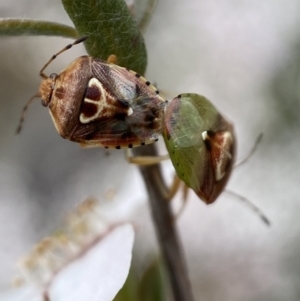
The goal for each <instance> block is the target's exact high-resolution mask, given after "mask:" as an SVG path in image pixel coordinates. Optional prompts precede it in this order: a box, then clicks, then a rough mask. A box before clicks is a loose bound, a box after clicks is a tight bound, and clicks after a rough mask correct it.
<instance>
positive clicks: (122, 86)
mask: <svg viewBox="0 0 300 301" xmlns="http://www.w3.org/2000/svg"><path fill="white" fill-rule="evenodd" d="M86 39H87V37H82V38H80V39H78V40H76V41H75V42H74V43H72V44H70V45H68V46H66V47H65V48H63V49H62V50H61V51H59V52H58V53H56V54H55V55H53V56H52V58H51V59H50V60H49V61H48V62H47V63H46V64H45V65H44V67H43V68H42V69H41V71H40V76H41V77H42V78H43V79H42V82H41V85H40V88H39V92H38V93H37V94H36V95H34V96H33V97H32V98H31V99H30V100H29V101H28V103H27V104H26V105H25V107H24V109H23V113H22V116H21V121H20V125H19V127H18V129H17V132H20V130H21V126H22V122H23V120H24V116H25V111H26V110H27V107H28V105H29V104H30V103H31V101H32V100H33V99H34V98H36V97H40V98H41V99H42V104H43V105H44V106H45V107H49V110H50V115H51V117H52V119H53V122H54V125H55V127H56V129H57V131H58V133H59V134H60V135H61V136H62V137H63V138H65V139H69V140H71V141H75V142H78V143H80V144H81V145H82V146H101V147H105V148H116V149H120V148H132V147H136V146H141V145H145V144H150V143H153V142H155V141H157V140H158V136H159V135H160V134H161V132H162V126H163V114H164V107H165V104H166V102H167V101H166V100H165V99H164V98H163V97H162V96H160V95H159V91H158V90H157V89H156V88H155V87H154V86H153V85H151V84H150V82H149V81H147V80H146V79H145V78H144V77H142V76H141V75H140V74H138V73H136V72H134V71H131V70H129V69H125V68H123V67H120V66H118V65H115V64H113V63H112V61H113V60H114V59H113V58H114V56H111V57H110V58H109V59H108V61H107V62H106V61H103V60H101V59H98V58H93V57H90V56H81V57H79V58H77V59H76V60H74V61H73V62H72V63H71V64H70V65H69V66H68V67H67V68H66V69H64V70H63V71H62V72H61V73H59V74H56V73H53V74H51V75H50V76H47V75H46V74H45V73H44V70H45V69H46V67H47V66H48V65H49V64H50V63H51V62H52V61H53V60H54V59H55V58H56V57H57V56H58V55H59V54H61V53H62V52H64V51H66V50H67V49H70V48H71V47H72V46H73V45H76V44H79V43H81V42H83V41H85V40H86Z"/></svg>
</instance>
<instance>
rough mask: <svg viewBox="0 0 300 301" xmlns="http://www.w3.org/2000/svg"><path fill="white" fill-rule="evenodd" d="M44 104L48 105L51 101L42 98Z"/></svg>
mask: <svg viewBox="0 0 300 301" xmlns="http://www.w3.org/2000/svg"><path fill="white" fill-rule="evenodd" d="M41 102H42V105H43V106H44V107H48V104H49V101H47V100H45V99H42V101H41Z"/></svg>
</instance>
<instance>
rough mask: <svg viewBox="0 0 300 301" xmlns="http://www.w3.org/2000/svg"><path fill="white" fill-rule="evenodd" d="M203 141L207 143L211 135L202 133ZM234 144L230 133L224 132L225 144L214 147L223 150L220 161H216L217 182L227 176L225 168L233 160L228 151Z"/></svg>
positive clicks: (205, 132)
mask: <svg viewBox="0 0 300 301" xmlns="http://www.w3.org/2000/svg"><path fill="white" fill-rule="evenodd" d="M201 135H202V139H203V141H206V140H208V139H209V135H208V134H207V131H204V132H202V134H201ZM231 143H232V135H231V133H230V132H224V133H223V143H222V144H218V143H215V144H214V146H216V147H218V148H219V149H220V150H221V153H220V157H219V160H215V178H216V181H220V180H221V179H222V178H223V177H224V176H225V174H226V171H225V167H226V165H227V162H228V161H229V160H231V159H232V156H231V154H230V152H229V151H228V148H229V147H230V145H231Z"/></svg>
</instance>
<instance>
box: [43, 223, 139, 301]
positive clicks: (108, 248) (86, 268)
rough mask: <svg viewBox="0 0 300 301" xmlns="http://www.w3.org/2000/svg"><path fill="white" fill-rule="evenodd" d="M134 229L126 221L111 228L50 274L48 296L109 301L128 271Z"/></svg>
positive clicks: (68, 300)
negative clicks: (74, 258)
mask: <svg viewBox="0 0 300 301" xmlns="http://www.w3.org/2000/svg"><path fill="white" fill-rule="evenodd" d="M133 237H134V231H133V227H132V226H131V225H129V224H126V225H123V226H119V227H118V228H116V229H114V230H113V231H112V232H111V233H110V234H109V235H108V236H107V237H105V238H104V239H103V240H102V241H101V243H99V244H97V245H95V246H94V247H93V248H92V249H91V250H89V251H88V252H87V253H86V254H84V256H82V258H80V259H79V260H76V261H74V262H73V263H72V264H70V265H69V266H68V267H66V268H65V269H63V270H62V271H61V272H60V273H58V275H57V276H56V277H55V278H54V280H53V283H52V285H51V286H50V288H49V297H50V300H55V301H60V300H61V301H77V300H78V301H82V300H89V301H93V300H94V301H98V300H101V301H106V300H107V301H110V300H112V299H113V298H114V296H115V295H116V294H117V292H118V291H119V289H120V288H121V287H122V285H123V284H124V282H125V280H126V277H127V275H128V272H129V268H130V262H131V250H132V246H133Z"/></svg>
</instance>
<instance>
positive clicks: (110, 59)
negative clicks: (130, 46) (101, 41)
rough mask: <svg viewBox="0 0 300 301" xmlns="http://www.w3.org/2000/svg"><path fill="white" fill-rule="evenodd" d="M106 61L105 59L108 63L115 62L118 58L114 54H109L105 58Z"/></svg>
mask: <svg viewBox="0 0 300 301" xmlns="http://www.w3.org/2000/svg"><path fill="white" fill-rule="evenodd" d="M106 61H107V62H108V63H109V64H117V62H118V58H117V56H116V55H114V54H111V55H110V56H109V57H108V58H107V60H106Z"/></svg>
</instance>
